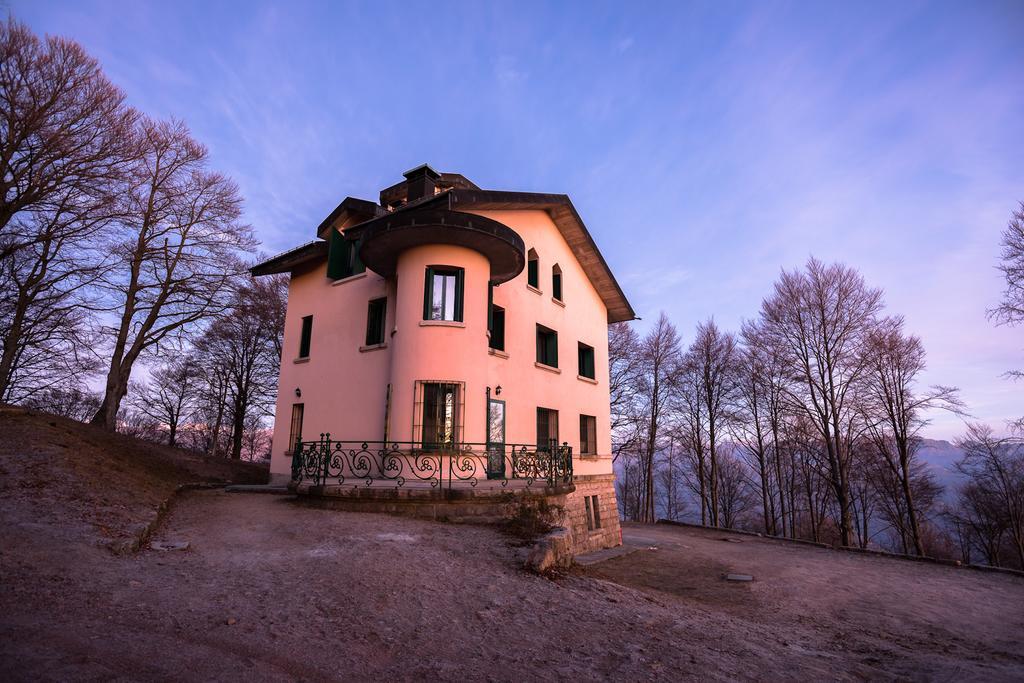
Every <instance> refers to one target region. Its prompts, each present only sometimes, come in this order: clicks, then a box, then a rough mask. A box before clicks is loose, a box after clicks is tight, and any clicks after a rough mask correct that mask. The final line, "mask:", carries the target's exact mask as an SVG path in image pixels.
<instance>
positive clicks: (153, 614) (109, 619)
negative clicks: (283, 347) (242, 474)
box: [0, 491, 1024, 681]
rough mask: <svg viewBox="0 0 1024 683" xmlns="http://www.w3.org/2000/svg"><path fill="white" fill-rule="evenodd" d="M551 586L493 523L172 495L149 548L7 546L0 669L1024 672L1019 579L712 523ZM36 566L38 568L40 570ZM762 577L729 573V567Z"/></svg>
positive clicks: (152, 674)
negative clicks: (715, 527)
mask: <svg viewBox="0 0 1024 683" xmlns="http://www.w3.org/2000/svg"><path fill="white" fill-rule="evenodd" d="M625 536H626V538H627V541H629V540H632V541H633V542H636V543H640V544H642V545H643V546H644V547H645V548H646V547H657V548H658V549H657V550H646V549H645V550H641V551H638V552H636V553H633V554H631V555H628V556H625V557H620V558H615V559H612V560H608V561H606V562H604V563H601V564H599V565H594V566H592V567H589V568H586V569H581V570H575V571H573V572H570V573H569V574H567V575H564V576H561V577H557V578H554V579H551V578H544V577H540V576H535V575H531V574H528V573H526V572H524V571H523V570H521V569H519V562H520V559H521V556H522V553H523V552H524V549H523V548H520V547H516V545H515V543H514V542H513V541H512V539H510V538H509V537H506V536H503V535H502V534H500V533H499V532H498V531H496V530H493V529H491V528H485V527H474V526H453V525H444V524H438V523H431V522H425V521H418V520H409V519H402V518H396V517H387V516H380V515H369V514H357V513H343V512H334V511H328V510H318V509H313V508H307V507H304V506H302V505H300V504H298V503H295V502H293V501H291V500H290V499H289V498H287V497H284V496H271V495H260V494H238V493H224V492H221V491H203V492H193V493H189V494H186V495H185V496H184V497H183V498H182V500H181V501H180V502H179V504H178V505H177V506H176V507H175V508H174V510H173V512H172V513H171V515H170V517H169V518H168V520H167V522H166V524H165V525H164V527H163V528H162V529H161V531H160V532H159V533H158V535H157V538H159V539H164V540H187V541H189V542H190V543H191V544H192V546H191V549H190V550H188V551H185V552H158V551H153V550H147V551H143V552H141V553H139V554H138V555H136V556H133V557H116V556H114V555H112V554H111V553H110V552H108V551H106V550H103V549H101V548H99V547H97V546H96V545H95V543H93V542H91V541H89V542H87V541H83V542H80V543H79V542H73V541H69V542H67V543H65V544H64V545H63V546H62V547H61V548H60V549H59V550H60V552H51V551H47V552H41V551H40V548H41V547H43V546H46V547H50V546H52V543H51V542H50V541H49V540H48V539H47V538H46V537H45V535H43V536H38V537H33V536H31V535H30V534H25V533H21V534H17V535H16V539H17V544H11V543H8V542H5V543H4V545H3V547H2V548H0V576H2V577H3V581H2V583H0V671H3V672H4V673H5V676H4V677H5V679H8V680H70V679H74V680H96V679H104V680H109V679H120V680H197V681H198V680H204V681H205V680H227V679H230V680H237V679H239V678H243V677H244V678H245V679H247V680H248V681H263V680H295V679H301V680H382V681H389V680H414V679H416V680H419V679H426V680H446V681H466V680H472V681H476V680H495V681H504V680H516V681H522V680H554V679H569V678H572V679H575V680H589V679H606V680H607V679H615V680H626V681H640V680H644V681H646V680H664V681H676V680H683V679H701V680H736V679H745V680H754V679H758V680H771V679H798V680H836V679H838V680H852V679H864V678H870V679H889V678H903V679H906V678H909V679H938V680H947V679H957V680H960V679H977V680H982V679H983V680H999V679H1002V680H1010V679H1014V678H1016V679H1020V678H1021V677H1022V676H1024V653H1022V650H1024V645H1022V642H1021V634H1022V633H1024V631H1022V627H1024V623H1022V622H1024V608H1022V606H1024V580H1021V579H1019V578H1017V577H1012V576H1003V575H994V574H981V573H976V572H972V571H966V570H955V569H952V568H947V567H938V566H928V565H919V564H914V563H908V562H900V561H895V560H887V559H880V558H871V557H862V556H851V555H846V554H842V553H836V552H831V551H826V550H820V549H815V548H806V547H794V546H783V545H781V544H778V543H773V542H768V541H761V540H758V539H752V538H749V537H739V536H737V537H736V538H739V539H742V540H743V542H742V543H728V542H724V541H721V540H718V538H720V537H723V536H724V534H708V533H705V532H701V531H694V530H682V529H678V528H666V527H640V528H636V527H627V528H626V530H625ZM44 560H45V561H44ZM727 569H728V570H737V571H744V572H746V573H751V574H754V575H755V577H756V581H755V582H754V583H752V584H726V583H724V582H723V581H722V580H721V577H720V574H721V573H722V572H724V571H726V570H727Z"/></svg>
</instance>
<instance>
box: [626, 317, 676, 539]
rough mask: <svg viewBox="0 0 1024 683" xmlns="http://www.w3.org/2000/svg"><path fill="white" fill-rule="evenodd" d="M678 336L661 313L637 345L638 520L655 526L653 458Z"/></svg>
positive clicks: (670, 384)
mask: <svg viewBox="0 0 1024 683" xmlns="http://www.w3.org/2000/svg"><path fill="white" fill-rule="evenodd" d="M679 355H680V350H679V334H678V333H677V332H676V328H675V326H674V325H672V323H671V322H669V320H668V317H667V316H666V315H665V314H664V313H662V314H661V315H660V316H659V317H658V322H657V323H656V324H655V326H654V328H653V329H652V330H651V331H650V332H648V334H647V335H646V336H645V337H644V338H643V340H642V341H641V343H640V363H639V372H638V375H637V403H638V408H637V415H638V417H639V418H640V419H641V420H642V422H641V424H642V425H643V434H642V437H641V439H642V441H641V449H640V451H641V459H640V468H639V469H640V479H641V482H642V485H641V495H640V498H639V502H640V514H639V518H640V521H642V522H654V518H655V499H654V493H655V488H654V480H655V455H656V454H657V452H658V448H659V443H660V442H661V440H662V438H663V436H664V434H665V430H666V423H665V413H666V410H667V409H668V407H669V400H670V398H671V395H672V387H673V384H674V382H675V375H676V373H677V372H678V367H679Z"/></svg>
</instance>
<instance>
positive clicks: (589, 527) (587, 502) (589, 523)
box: [583, 496, 594, 531]
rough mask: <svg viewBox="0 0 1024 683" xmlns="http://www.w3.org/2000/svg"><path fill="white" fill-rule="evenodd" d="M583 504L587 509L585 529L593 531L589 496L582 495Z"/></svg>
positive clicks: (592, 510) (592, 516) (592, 512)
mask: <svg viewBox="0 0 1024 683" xmlns="http://www.w3.org/2000/svg"><path fill="white" fill-rule="evenodd" d="M583 504H584V505H585V506H586V509H587V530H588V531H593V530H594V508H593V507H592V504H591V502H590V496H584V497H583Z"/></svg>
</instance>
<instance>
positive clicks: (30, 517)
mask: <svg viewBox="0 0 1024 683" xmlns="http://www.w3.org/2000/svg"><path fill="white" fill-rule="evenodd" d="M266 479H267V468H266V467H265V466H261V465H255V464H251V463H242V462H231V461H229V460H223V459H212V458H207V457H204V456H201V455H197V454H195V453H189V452H186V451H182V450H178V449H174V448H167V447H165V446H159V445H156V444H151V443H147V442H143V441H139V440H137V439H133V438H130V437H127V436H124V435H121V434H112V433H110V432H107V431H105V430H103V429H100V428H98V427H94V426H92V425H86V424H82V423H80V422H75V421H74V420H69V419H67V418H63V417H57V416H55V415H48V414H46V413H40V412H36V411H27V410H25V409H22V408H17V407H12V406H2V407H0V497H2V499H3V501H4V503H3V505H2V506H0V524H2V525H3V528H4V533H5V536H6V540H5V545H7V546H8V548H10V547H16V546H18V545H20V544H23V545H24V547H26V548H27V547H37V548H39V549H40V550H43V551H49V550H52V549H53V548H54V545H53V544H52V541H59V542H61V543H65V544H66V543H72V544H86V545H101V546H104V545H111V544H116V543H118V542H120V541H124V540H126V539H130V538H131V537H132V536H133V534H135V533H137V532H138V530H139V529H140V527H142V526H144V525H145V524H146V523H147V522H148V521H149V520H151V519H152V517H153V514H154V512H155V511H156V509H157V507H158V506H159V505H160V504H161V503H162V502H163V501H164V500H166V499H167V497H168V496H170V495H171V493H173V492H174V490H175V489H176V488H177V487H178V486H179V485H181V484H186V483H194V482H235V483H264V482H265V481H266Z"/></svg>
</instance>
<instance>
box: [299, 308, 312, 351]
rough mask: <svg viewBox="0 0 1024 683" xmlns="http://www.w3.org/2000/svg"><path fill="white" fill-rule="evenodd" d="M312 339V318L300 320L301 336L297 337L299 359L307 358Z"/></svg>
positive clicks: (308, 316) (309, 316)
mask: <svg viewBox="0 0 1024 683" xmlns="http://www.w3.org/2000/svg"><path fill="white" fill-rule="evenodd" d="M312 339H313V316H311V315H307V316H305V317H304V318H303V319H302V336H301V337H299V358H309V343H310V341H312Z"/></svg>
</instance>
